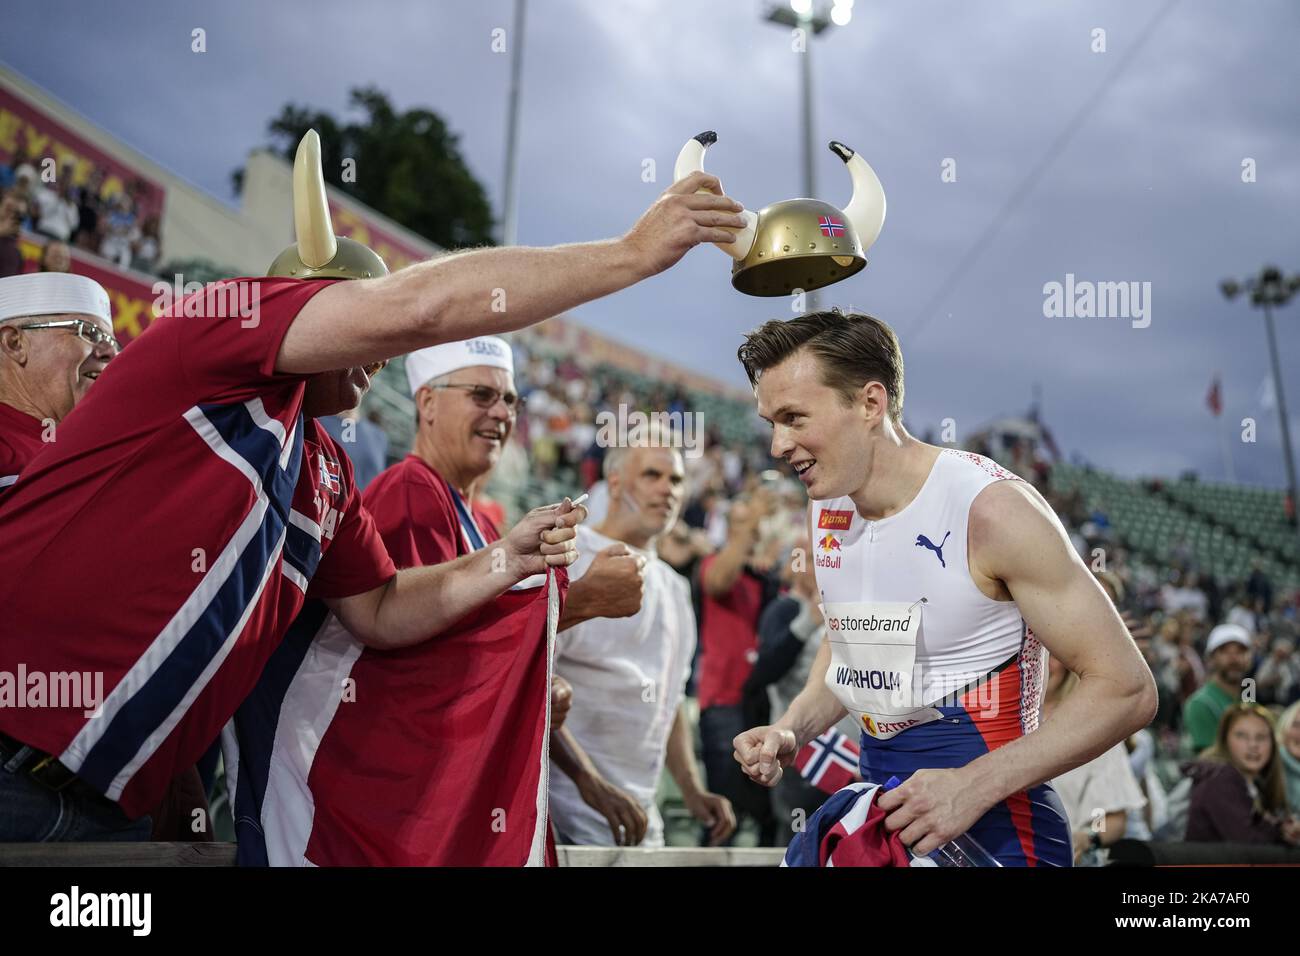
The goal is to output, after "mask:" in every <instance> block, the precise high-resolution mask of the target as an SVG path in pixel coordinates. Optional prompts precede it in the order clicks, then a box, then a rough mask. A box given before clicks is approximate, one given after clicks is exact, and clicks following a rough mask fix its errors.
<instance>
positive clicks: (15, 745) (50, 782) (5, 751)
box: [0, 733, 77, 791]
mask: <svg viewBox="0 0 1300 956" xmlns="http://www.w3.org/2000/svg"><path fill="white" fill-rule="evenodd" d="M15 758H18V765H17V766H15V767H10V766H9V764H10V762H11V761H12V760H14V759H15ZM0 764H3V765H4V768H5V769H6V770H11V771H18V770H21V771H23V772H24V773H26V774H27V776H29V777H31V778H32V779H33V780H35V781H36V782H37V783H39V784H40V785H41V786H43V787H47V788H48V789H50V790H54V791H59V790H62V789H64V788H65V787H67V786H68V785H69V784H71V783H74V782H77V775H76V774H75V773H73V772H72V771H71V770H69V769H68V768H67V767H65V766H64V765H63V764H61V763H60V762H59V761H58V760H57V759H56V758H55V757H53V756H52V755H50V754H47V753H45V751H43V750H37V749H36V748H35V747H30V746H28V745H27V744H25V743H23V742H22V741H21V740H15V739H14V738H13V737H10V736H9V735H8V734H6V733H0Z"/></svg>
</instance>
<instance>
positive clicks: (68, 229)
mask: <svg viewBox="0 0 1300 956" xmlns="http://www.w3.org/2000/svg"><path fill="white" fill-rule="evenodd" d="M36 213H37V220H36V231H37V232H40V233H43V234H44V235H46V236H49V237H50V238H51V239H57V240H58V241H59V242H67V241H68V240H70V239H71V238H72V234H73V233H74V232H75V231H76V229H77V224H78V223H79V222H80V216H79V214H78V213H77V204H76V202H74V201H73V198H72V167H71V166H67V167H64V169H63V172H62V174H61V175H60V178H59V181H58V183H57V184H56V185H55V186H54V188H48V187H47V188H45V189H41V190H38V191H37V193H36Z"/></svg>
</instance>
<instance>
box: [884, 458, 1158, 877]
mask: <svg viewBox="0 0 1300 956" xmlns="http://www.w3.org/2000/svg"><path fill="white" fill-rule="evenodd" d="M970 559H971V567H972V571H973V572H975V573H979V574H982V575H984V576H986V577H988V578H991V579H995V580H999V581H1001V582H1002V583H1003V584H1004V585H1005V587H1006V589H1007V591H1008V592H1009V593H1010V595H1011V597H1012V598H1013V599H1014V600H1015V601H1016V604H1017V605H1018V606H1019V608H1020V613H1021V614H1022V615H1023V616H1024V619H1025V622H1026V623H1027V624H1028V625H1029V627H1030V628H1032V629H1033V632H1034V634H1035V635H1036V636H1037V637H1038V639H1039V640H1040V641H1042V643H1043V644H1044V646H1046V647H1047V649H1048V651H1049V652H1050V653H1051V654H1052V655H1053V656H1055V657H1056V658H1058V659H1059V660H1060V661H1061V663H1062V664H1064V665H1065V666H1066V667H1067V668H1069V669H1070V670H1072V671H1074V672H1075V673H1076V674H1078V675H1079V678H1080V680H1079V685H1078V686H1077V687H1076V688H1075V690H1074V691H1073V692H1072V693H1071V694H1070V695H1069V697H1067V698H1066V699H1065V701H1064V702H1063V703H1062V704H1061V705H1060V706H1059V707H1058V708H1057V709H1056V710H1055V711H1054V712H1053V713H1052V716H1051V718H1050V719H1049V720H1046V721H1044V723H1043V724H1042V726H1040V727H1039V728H1038V730H1037V731H1035V732H1034V733H1031V734H1028V735H1027V736H1025V737H1022V738H1020V739H1019V740H1015V741H1012V742H1011V743H1010V744H1007V745H1006V746H1005V747H1000V748H998V749H997V750H994V751H991V752H990V753H987V754H985V755H984V756H982V757H979V758H978V759H976V760H974V761H972V762H971V763H969V764H967V765H966V766H965V767H962V768H960V769H957V770H922V771H918V772H917V773H915V774H913V775H912V777H911V778H909V779H908V780H907V782H905V783H904V784H902V785H901V786H899V787H897V788H895V789H894V790H892V791H890V792H889V793H887V794H884V795H882V796H881V797H880V798H879V805H880V806H881V808H882V809H884V810H886V811H891V812H890V815H889V817H888V818H887V819H886V826H888V827H889V828H890V829H894V830H901V831H902V832H901V837H902V839H903V842H904V843H905V844H907V845H909V846H912V847H913V849H914V851H916V852H918V853H921V854H925V853H929V852H931V851H932V850H934V849H935V848H937V847H938V846H941V845H942V844H943V843H945V842H946V841H948V840H950V839H952V838H953V837H955V836H957V835H959V834H961V833H963V832H965V830H966V829H967V828H968V827H969V826H970V825H971V824H973V823H974V822H975V821H976V820H977V819H979V817H980V816H982V815H983V814H984V812H985V811H986V810H987V809H988V808H989V807H991V806H993V805H994V804H995V803H997V802H999V801H1001V800H1003V799H1004V798H1005V797H1007V796H1008V795H1009V794H1012V793H1016V792H1018V791H1021V790H1024V789H1026V788H1028V787H1032V786H1035V785H1037V784H1039V783H1042V782H1044V781H1046V780H1050V779H1051V778H1053V777H1055V776H1058V775H1059V774H1062V773H1064V772H1065V771H1067V770H1070V769H1072V768H1074V767H1077V766H1079V765H1080V764H1083V763H1086V762H1087V761H1089V760H1092V759H1093V758H1094V757H1097V756H1098V755H1100V754H1102V753H1104V752H1105V751H1106V750H1108V749H1109V748H1111V747H1113V746H1114V745H1115V744H1116V743H1118V742H1119V741H1121V740H1123V739H1124V738H1125V737H1127V736H1128V735H1129V734H1131V733H1133V732H1135V731H1137V730H1139V729H1141V728H1142V727H1145V726H1146V725H1147V724H1148V723H1150V722H1151V720H1152V718H1153V717H1154V716H1155V712H1156V687H1155V680H1154V679H1153V678H1152V676H1151V671H1150V669H1149V668H1148V667H1147V665H1146V663H1145V662H1144V661H1143V660H1142V656H1141V654H1140V652H1139V651H1138V649H1137V646H1136V645H1135V644H1134V643H1133V639H1132V638H1131V637H1130V636H1129V632H1128V629H1127V628H1126V627H1125V626H1124V622H1123V621H1121V620H1120V616H1119V614H1118V613H1117V612H1116V610H1115V608H1114V606H1113V605H1112V604H1111V602H1110V599H1109V598H1108V597H1107V596H1106V593H1105V592H1104V591H1103V590H1102V589H1101V587H1100V586H1099V585H1098V584H1097V583H1096V581H1095V580H1094V579H1093V577H1092V575H1091V574H1089V572H1088V569H1087V568H1086V567H1085V566H1084V564H1083V562H1082V561H1081V560H1080V558H1079V556H1078V554H1077V553H1075V551H1074V549H1073V548H1072V547H1071V546H1070V542H1069V539H1068V538H1067V537H1066V534H1065V530H1064V529H1063V528H1062V527H1061V525H1060V522H1059V521H1058V520H1057V518H1056V515H1055V514H1053V512H1052V510H1051V508H1050V507H1049V506H1048V505H1047V503H1046V502H1045V501H1043V499H1042V497H1041V496H1040V495H1039V494H1038V493H1037V492H1036V491H1034V489H1033V488H1032V487H1030V486H1029V485H1028V484H1026V483H1024V482H1021V481H999V482H995V483H993V484H991V485H990V486H989V487H987V488H985V489H984V490H983V491H982V492H980V494H979V496H978V497H976V499H975V501H974V503H973V504H972V505H971V509H970Z"/></svg>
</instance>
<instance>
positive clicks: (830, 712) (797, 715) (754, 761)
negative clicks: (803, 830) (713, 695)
mask: <svg viewBox="0 0 1300 956" xmlns="http://www.w3.org/2000/svg"><path fill="white" fill-rule="evenodd" d="M808 540H809V541H812V540H813V536H812V506H811V505H810V506H809V508H808ZM830 666H831V646H830V644H828V643H827V640H826V639H825V638H823V639H822V644H821V647H819V648H818V649H817V656H816V657H815V658H814V659H813V664H812V668H811V669H810V670H809V671H808V682H807V683H806V684H804V688H803V690H801V691H800V692H799V696H797V697H796V698H795V699H794V700H792V701H790V706H789V707H788V708H787V709H786V712H785V713H784V714H783V715H782V716H781V719H780V720H778V721H777V722H776V723H775V724H772V725H771V726H768V727H754V728H751V729H750V730H746V731H745V732H744V733H742V734H738V735H737V736H736V739H735V740H733V741H732V746H734V747H735V753H734V754H733V756H734V757H735V758H736V761H737V762H738V763H739V764H740V766H741V769H743V770H744V771H745V773H746V774H747V775H748V776H749V777H750V778H751V779H753V780H756V781H758V782H759V783H761V784H763V786H765V787H774V786H776V783H777V781H778V780H780V779H781V774H782V768H783V767H788V766H790V764H792V763H794V758H795V755H796V754H798V753H799V751H800V750H801V749H802V748H803V746H804V745H805V744H807V743H808V741H810V740H812V739H813V738H814V737H818V736H820V735H821V734H823V733H825V732H826V731H827V730H829V729H830V728H831V727H833V726H834V725H835V724H836V723H838V722H839V721H840V720H841V719H843V717H844V715H845V714H847V713H848V711H847V710H846V709H845V707H844V705H843V704H841V703H840V702H839V699H838V698H837V697H836V696H835V695H834V694H833V693H831V690H830V688H829V687H827V686H826V670H827V668H829V667H830Z"/></svg>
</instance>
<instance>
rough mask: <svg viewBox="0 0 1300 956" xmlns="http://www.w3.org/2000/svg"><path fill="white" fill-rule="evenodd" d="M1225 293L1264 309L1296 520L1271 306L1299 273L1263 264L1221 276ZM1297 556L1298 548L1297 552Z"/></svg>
mask: <svg viewBox="0 0 1300 956" xmlns="http://www.w3.org/2000/svg"><path fill="white" fill-rule="evenodd" d="M1219 288H1220V289H1221V290H1222V292H1223V294H1224V296H1225V297H1226V298H1227V299H1229V300H1232V299H1235V298H1236V297H1237V295H1238V294H1239V293H1240V292H1242V291H1246V292H1249V293H1250V304H1251V305H1255V306H1259V307H1260V308H1262V309H1263V310H1264V328H1265V329H1266V330H1267V332H1268V354H1269V358H1270V359H1271V360H1272V363H1273V394H1274V395H1275V396H1277V417H1278V421H1279V423H1280V424H1281V426H1282V455H1283V457H1284V458H1285V459H1286V481H1287V491H1288V493H1289V494H1290V496H1291V517H1292V519H1293V520H1295V519H1297V513H1296V509H1297V508H1300V498H1297V497H1296V480H1295V457H1294V456H1293V455H1292V454H1291V426H1290V423H1289V422H1288V421H1287V415H1286V398H1285V396H1284V395H1283V394H1282V363H1281V361H1280V360H1279V359H1278V355H1277V333H1276V332H1275V331H1274V329H1273V306H1275V305H1286V304H1287V303H1288V302H1289V301H1291V297H1292V296H1293V295H1295V294H1296V292H1298V291H1300V275H1291V276H1283V275H1282V270H1281V269H1279V268H1277V266H1265V267H1264V268H1263V269H1261V270H1260V271H1259V275H1257V276H1252V277H1251V278H1248V279H1245V280H1243V281H1242V282H1237V281H1236V280H1235V279H1224V280H1223V281H1222V282H1221V283H1219ZM1296 533H1297V534H1298V535H1300V520H1296ZM1296 556H1297V558H1298V559H1300V550H1298V551H1297V554H1296Z"/></svg>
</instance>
